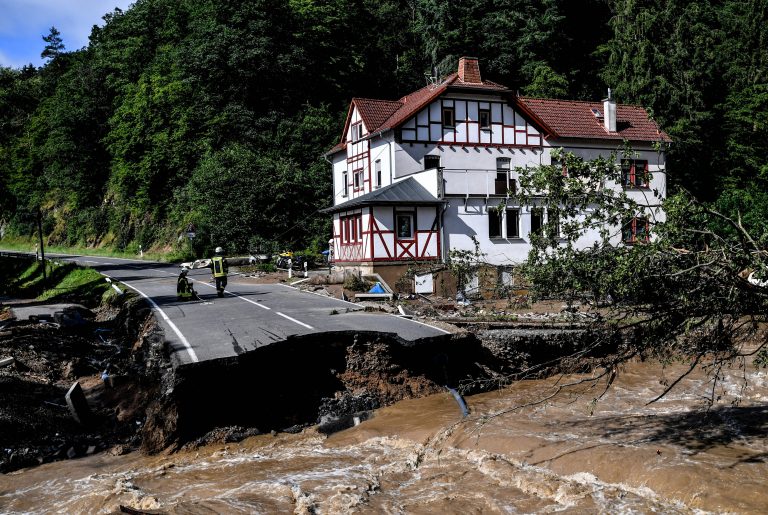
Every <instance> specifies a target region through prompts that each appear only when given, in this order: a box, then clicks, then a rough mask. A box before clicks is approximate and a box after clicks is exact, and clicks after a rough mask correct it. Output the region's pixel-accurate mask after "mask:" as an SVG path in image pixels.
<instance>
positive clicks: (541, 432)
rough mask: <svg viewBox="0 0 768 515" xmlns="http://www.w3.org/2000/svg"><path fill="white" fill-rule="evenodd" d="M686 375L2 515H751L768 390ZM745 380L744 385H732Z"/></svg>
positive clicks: (760, 509) (16, 490)
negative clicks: (668, 384) (144, 514)
mask: <svg viewBox="0 0 768 515" xmlns="http://www.w3.org/2000/svg"><path fill="white" fill-rule="evenodd" d="M685 368H686V367H685V366H684V365H680V366H673V367H669V368H667V369H666V370H664V369H662V367H661V366H659V365H656V364H649V363H640V362H636V363H631V364H628V365H627V366H626V367H625V368H624V369H623V370H622V371H621V372H620V373H619V376H618V378H617V379H616V381H615V382H614V384H613V386H612V388H611V389H610V390H609V391H608V392H607V394H606V395H605V396H604V397H603V398H602V400H600V402H598V403H596V404H593V403H592V402H591V400H592V398H593V397H594V396H595V395H596V394H597V393H599V392H596V391H581V392H577V391H574V390H570V391H568V392H563V393H561V394H559V395H557V396H556V397H554V398H553V399H552V400H551V401H550V402H548V403H546V404H541V405H535V406H530V407H527V408H524V409H522V410H518V411H514V412H511V413H507V414H503V415H499V416H497V417H493V418H481V415H483V414H489V413H497V412H499V411H500V410H504V409H505V408H508V407H510V406H514V405H519V404H524V403H528V402H530V401H533V400H536V399H541V398H543V397H545V396H547V395H548V394H549V393H550V392H551V391H552V385H553V384H554V382H555V381H556V379H548V380H536V381H526V382H522V383H518V384H516V385H514V386H512V387H509V388H506V389H503V390H500V391H495V392H490V393H484V394H480V395H475V396H471V397H468V398H467V402H468V404H469V407H470V409H471V410H472V414H471V415H470V417H469V418H468V419H465V420H464V421H462V422H461V423H459V424H457V422H460V412H459V409H458V407H457V404H456V403H455V401H454V399H453V398H452V397H451V395H450V394H448V393H445V394H437V395H432V396H430V397H425V398H421V399H414V400H407V401H401V402H399V403H397V404H394V405H392V406H390V407H387V408H383V409H381V410H378V411H377V412H376V413H375V416H374V417H373V418H371V419H369V420H366V421H364V422H362V423H361V424H360V425H358V426H356V427H354V428H352V429H348V430H346V431H342V432H339V433H336V434H334V435H331V436H330V437H325V436H323V435H321V434H319V433H317V432H316V431H314V430H313V429H308V430H305V431H304V432H303V433H301V434H276V435H274V436H272V435H261V436H257V437H252V438H249V439H247V440H245V441H243V442H240V443H236V444H228V445H222V444H219V445H211V446H208V447H203V448H199V449H197V450H195V451H182V452H179V453H176V454H173V455H158V456H151V457H147V456H141V455H139V454H136V453H134V454H129V455H126V456H111V455H107V454H101V455H97V456H92V457H87V458H83V459H79V460H73V461H67V462H57V463H50V464H46V465H42V466H40V467H36V468H33V469H28V470H22V471H18V472H14V473H11V474H7V475H5V476H0V511H2V512H4V513H18V512H59V513H108V512H112V511H116V510H117V509H119V506H120V505H126V506H131V507H133V508H138V509H143V510H158V511H161V512H164V513H292V512H295V513H358V512H363V513H408V514H421V513H423V514H432V513H462V514H464V513H546V512H553V511H557V512H561V513H651V512H655V513H692V512H695V513H701V512H718V513H719V512H733V513H765V511H766V506H768V488H767V487H768V464H767V461H768V445H767V444H766V430H768V375H767V374H766V371H765V370H757V369H755V368H753V367H752V366H751V365H749V366H747V367H746V368H743V369H742V368H739V367H734V368H732V369H730V370H727V371H725V372H723V373H722V376H723V377H722V382H721V383H719V384H718V385H717V387H716V389H715V394H716V396H717V398H718V401H717V402H716V404H715V406H714V407H713V408H712V409H711V410H709V413H708V414H706V415H704V414H702V411H701V408H702V406H703V403H704V400H703V399H704V398H705V397H706V396H707V395H709V393H711V391H712V383H711V382H710V381H709V379H708V377H707V376H706V375H704V374H703V373H696V374H694V375H693V376H691V377H690V378H688V379H685V380H683V381H682V382H681V383H680V385H679V386H678V387H677V388H676V389H675V390H673V391H672V393H670V394H669V395H668V396H667V397H666V398H664V399H662V400H661V401H659V402H657V403H655V404H651V405H646V403H647V401H649V400H651V399H652V398H654V397H655V396H656V395H657V394H658V393H659V392H661V391H662V389H663V386H662V384H660V379H662V378H663V377H667V378H670V377H673V376H674V374H675V373H677V372H680V371H682V370H684V369H685ZM744 378H746V383H745V382H744Z"/></svg>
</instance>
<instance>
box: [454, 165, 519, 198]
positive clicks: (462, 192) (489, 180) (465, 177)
mask: <svg viewBox="0 0 768 515" xmlns="http://www.w3.org/2000/svg"><path fill="white" fill-rule="evenodd" d="M442 175H443V192H444V194H445V195H446V196H462V197H486V198H487V197H508V196H510V195H514V194H515V192H516V191H517V180H516V174H515V173H514V172H512V173H510V172H509V171H505V170H480V169H451V168H444V169H443V170H442Z"/></svg>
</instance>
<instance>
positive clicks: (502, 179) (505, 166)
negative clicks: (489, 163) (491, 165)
mask: <svg viewBox="0 0 768 515" xmlns="http://www.w3.org/2000/svg"><path fill="white" fill-rule="evenodd" d="M511 170H512V160H511V159H510V158H508V157H497V158H496V180H495V181H494V193H495V194H496V195H507V194H508V193H509V194H514V193H515V192H516V191H517V185H516V184H515V180H514V179H512V178H511V177H510V172H511Z"/></svg>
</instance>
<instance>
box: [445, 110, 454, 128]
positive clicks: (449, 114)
mask: <svg viewBox="0 0 768 515" xmlns="http://www.w3.org/2000/svg"><path fill="white" fill-rule="evenodd" d="M455 126H456V111H454V109H453V107H445V106H444V107H443V127H455Z"/></svg>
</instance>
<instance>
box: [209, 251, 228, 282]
mask: <svg viewBox="0 0 768 515" xmlns="http://www.w3.org/2000/svg"><path fill="white" fill-rule="evenodd" d="M211 265H212V266H213V276H214V277H226V276H227V269H226V267H225V265H224V258H223V257H222V256H214V257H213V258H211Z"/></svg>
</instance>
